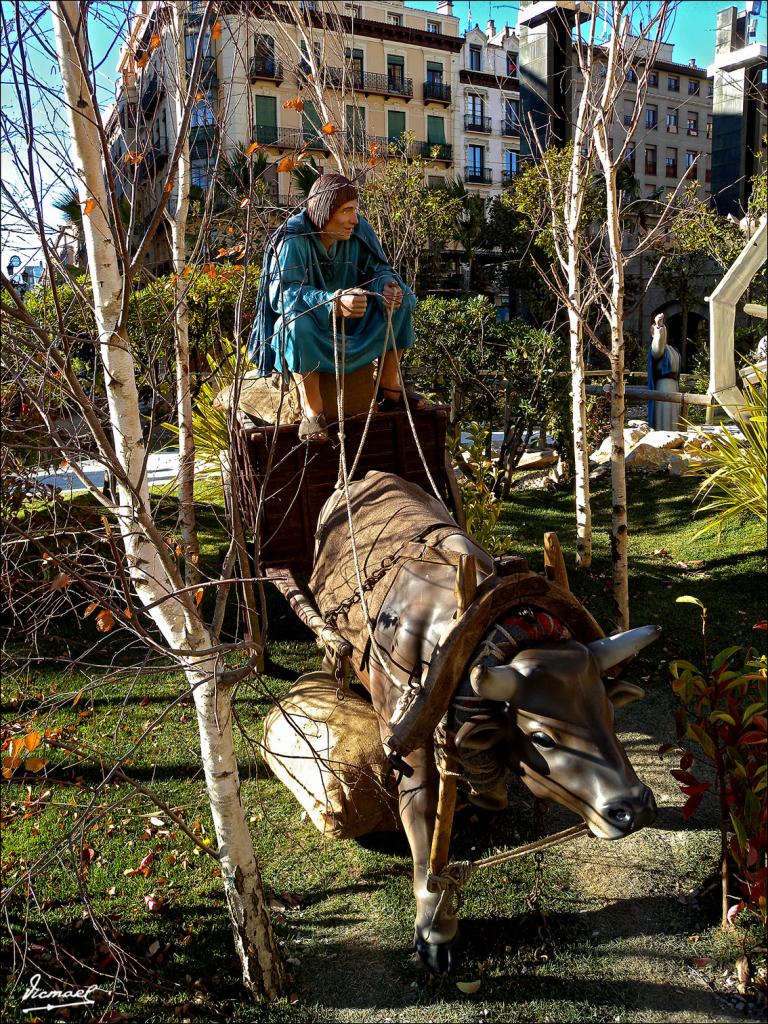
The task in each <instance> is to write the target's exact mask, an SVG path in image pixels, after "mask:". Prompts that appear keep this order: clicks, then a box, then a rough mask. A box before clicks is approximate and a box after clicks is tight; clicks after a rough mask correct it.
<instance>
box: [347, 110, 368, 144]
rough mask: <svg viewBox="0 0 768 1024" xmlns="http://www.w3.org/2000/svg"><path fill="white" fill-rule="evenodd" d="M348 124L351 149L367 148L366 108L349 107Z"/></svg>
mask: <svg viewBox="0 0 768 1024" xmlns="http://www.w3.org/2000/svg"><path fill="white" fill-rule="evenodd" d="M346 122H347V139H348V141H349V144H350V149H362V148H363V147H364V146H365V107H353V106H347V110H346Z"/></svg>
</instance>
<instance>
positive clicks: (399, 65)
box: [387, 54, 405, 92]
mask: <svg viewBox="0 0 768 1024" xmlns="http://www.w3.org/2000/svg"><path fill="white" fill-rule="evenodd" d="M387 85H388V87H389V88H390V89H391V90H392V91H393V92H402V91H403V89H404V87H405V60H404V58H403V57H396V56H393V55H392V54H387Z"/></svg>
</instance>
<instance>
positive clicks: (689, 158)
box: [685, 149, 697, 171]
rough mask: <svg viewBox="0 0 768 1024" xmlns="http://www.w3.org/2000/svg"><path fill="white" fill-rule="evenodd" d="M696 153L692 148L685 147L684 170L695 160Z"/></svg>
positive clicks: (691, 165)
mask: <svg viewBox="0 0 768 1024" xmlns="http://www.w3.org/2000/svg"><path fill="white" fill-rule="evenodd" d="M696 155H697V154H696V153H695V152H694V150H692V149H686V151H685V169H686V171H687V170H688V168H689V167H693V165H694V163H695V162H696Z"/></svg>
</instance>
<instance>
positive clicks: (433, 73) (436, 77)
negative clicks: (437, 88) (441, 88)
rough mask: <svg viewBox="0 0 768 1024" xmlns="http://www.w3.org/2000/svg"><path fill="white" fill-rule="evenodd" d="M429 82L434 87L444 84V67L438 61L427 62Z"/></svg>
mask: <svg viewBox="0 0 768 1024" xmlns="http://www.w3.org/2000/svg"><path fill="white" fill-rule="evenodd" d="M427 81H428V82H429V83H430V84H432V85H442V84H443V65H442V64H438V63H437V61H434V60H428V61H427Z"/></svg>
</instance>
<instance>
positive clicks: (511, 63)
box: [507, 50, 517, 76]
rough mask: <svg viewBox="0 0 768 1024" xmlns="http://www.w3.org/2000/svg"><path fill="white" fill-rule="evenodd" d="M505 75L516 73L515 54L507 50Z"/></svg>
mask: <svg viewBox="0 0 768 1024" xmlns="http://www.w3.org/2000/svg"><path fill="white" fill-rule="evenodd" d="M507 75H512V76H515V75H517V54H516V53H513V52H512V51H511V50H507Z"/></svg>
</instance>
